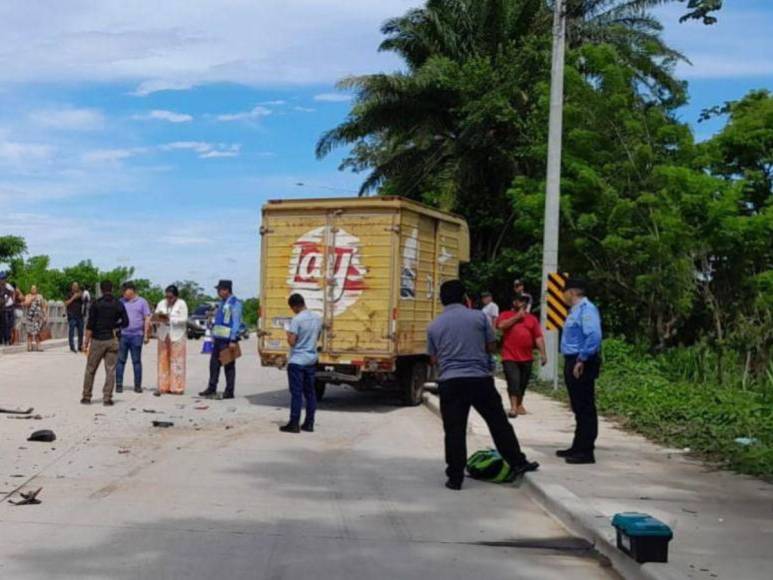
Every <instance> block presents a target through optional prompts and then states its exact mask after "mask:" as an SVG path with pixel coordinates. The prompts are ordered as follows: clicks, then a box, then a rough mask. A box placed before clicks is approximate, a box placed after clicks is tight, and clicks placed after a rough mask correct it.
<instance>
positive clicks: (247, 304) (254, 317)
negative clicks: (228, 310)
mask: <svg viewBox="0 0 773 580" xmlns="http://www.w3.org/2000/svg"><path fill="white" fill-rule="evenodd" d="M242 312H243V314H242V316H243V318H244V324H246V325H247V327H248V328H254V327H255V326H257V324H258V315H259V314H260V300H258V299H257V298H247V299H246V300H245V301H244V305H243V309H242Z"/></svg>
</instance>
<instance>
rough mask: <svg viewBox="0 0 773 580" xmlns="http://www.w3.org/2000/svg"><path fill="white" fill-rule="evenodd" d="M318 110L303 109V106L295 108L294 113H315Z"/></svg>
mask: <svg viewBox="0 0 773 580" xmlns="http://www.w3.org/2000/svg"><path fill="white" fill-rule="evenodd" d="M316 110H317V109H312V108H311V107H301V106H297V107H293V111H298V112H299V113H313V112H315V111H316Z"/></svg>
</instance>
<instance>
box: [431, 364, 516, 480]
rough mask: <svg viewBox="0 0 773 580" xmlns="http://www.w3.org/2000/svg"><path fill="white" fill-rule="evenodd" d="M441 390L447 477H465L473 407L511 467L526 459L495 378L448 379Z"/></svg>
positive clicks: (442, 384)
mask: <svg viewBox="0 0 773 580" xmlns="http://www.w3.org/2000/svg"><path fill="white" fill-rule="evenodd" d="M439 392H440V414H441V415H442V417H443V430H444V431H445V444H446V464H447V467H446V475H447V476H448V479H450V480H451V481H454V482H461V481H462V480H463V479H464V468H465V466H466V464H467V419H468V417H469V415H470V407H472V408H474V409H475V410H476V411H477V412H478V413H480V415H481V417H483V420H484V421H486V425H488V429H489V432H490V433H491V437H492V439H494V445H496V448H497V451H499V454H500V455H501V456H502V458H503V459H504V460H505V461H507V463H508V464H509V465H510V466H517V465H520V464H522V463H523V462H524V461H526V457H525V456H524V454H523V453H522V452H521V447H520V445H518V438H517V437H516V436H515V431H513V426H512V425H511V424H510V421H508V419H507V415H506V414H505V408H504V407H503V406H502V397H500V396H499V393H498V392H497V389H496V387H495V386H494V379H493V378H492V377H480V378H465V379H449V380H447V381H442V382H441V383H440V386H439Z"/></svg>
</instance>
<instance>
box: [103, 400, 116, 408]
mask: <svg viewBox="0 0 773 580" xmlns="http://www.w3.org/2000/svg"><path fill="white" fill-rule="evenodd" d="M102 404H103V405H104V406H105V407H112V406H113V405H115V403H113V401H112V400H109V399H108V400H107V401H102Z"/></svg>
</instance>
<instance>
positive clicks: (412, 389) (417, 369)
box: [400, 360, 429, 407]
mask: <svg viewBox="0 0 773 580" xmlns="http://www.w3.org/2000/svg"><path fill="white" fill-rule="evenodd" d="M428 374H429V365H427V362H426V361H423V360H417V361H413V363H412V364H411V365H410V366H408V368H407V369H406V372H405V374H404V375H403V378H402V381H401V385H400V386H401V388H402V391H403V403H404V404H405V405H407V406H410V407H415V406H416V405H420V404H421V401H422V397H423V396H424V383H426V382H427V376H428Z"/></svg>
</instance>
